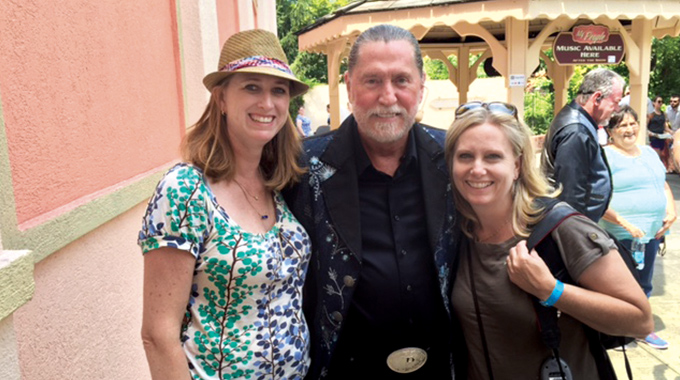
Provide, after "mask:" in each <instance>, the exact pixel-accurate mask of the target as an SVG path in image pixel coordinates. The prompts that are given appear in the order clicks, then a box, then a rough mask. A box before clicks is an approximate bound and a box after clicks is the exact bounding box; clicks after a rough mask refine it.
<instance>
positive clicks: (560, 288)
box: [540, 280, 564, 307]
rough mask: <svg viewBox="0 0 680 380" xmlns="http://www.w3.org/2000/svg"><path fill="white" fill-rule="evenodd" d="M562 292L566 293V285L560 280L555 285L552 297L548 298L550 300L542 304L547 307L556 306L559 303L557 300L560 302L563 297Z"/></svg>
mask: <svg viewBox="0 0 680 380" xmlns="http://www.w3.org/2000/svg"><path fill="white" fill-rule="evenodd" d="M562 292H564V283H563V282H562V281H560V280H557V283H555V288H553V291H552V293H550V297H548V299H547V300H545V301H541V302H540V304H541V305H543V306H545V307H550V306H552V305H554V304H555V302H557V300H559V299H560V297H561V296H562Z"/></svg>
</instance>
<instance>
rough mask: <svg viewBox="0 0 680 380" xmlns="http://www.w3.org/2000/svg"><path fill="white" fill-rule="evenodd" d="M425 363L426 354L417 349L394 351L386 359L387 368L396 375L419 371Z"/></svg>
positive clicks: (409, 348) (408, 348)
mask: <svg viewBox="0 0 680 380" xmlns="http://www.w3.org/2000/svg"><path fill="white" fill-rule="evenodd" d="M426 361H427V352H426V351H425V350H423V349H422V348H418V347H406V348H402V349H399V350H396V351H394V352H393V353H391V354H390V355H389V356H388V357H387V366H388V367H390V369H391V370H392V371H394V372H397V373H411V372H415V371H417V370H419V369H420V367H422V366H424V365H425V362H426Z"/></svg>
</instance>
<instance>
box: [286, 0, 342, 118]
mask: <svg viewBox="0 0 680 380" xmlns="http://www.w3.org/2000/svg"><path fill="white" fill-rule="evenodd" d="M350 2H351V0H277V2H276V22H277V28H278V32H279V39H280V40H281V46H282V47H283V51H284V52H286V56H287V57H288V61H289V62H291V69H292V70H293V72H294V73H295V75H296V76H297V77H298V78H300V79H301V80H302V81H304V82H305V83H307V84H308V85H310V86H314V85H315V84H318V83H328V69H327V62H326V55H325V54H319V53H309V52H300V51H299V49H298V39H297V35H295V33H296V32H298V31H300V30H301V29H303V28H304V27H306V26H309V25H311V24H313V23H314V22H315V21H316V20H317V19H318V18H320V17H322V16H325V15H328V14H331V13H333V12H334V11H335V10H336V9H338V8H340V7H343V6H345V5H347V4H349V3H350ZM302 103H303V101H302V97H298V98H295V99H292V100H291V102H290V109H289V110H290V113H291V115H293V118H295V116H296V115H297V109H298V108H300V106H301V105H302Z"/></svg>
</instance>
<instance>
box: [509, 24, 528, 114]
mask: <svg viewBox="0 0 680 380" xmlns="http://www.w3.org/2000/svg"><path fill="white" fill-rule="evenodd" d="M505 36H506V38H505V47H506V49H507V52H508V59H507V65H508V67H507V70H506V74H505V87H506V89H507V93H508V97H507V101H508V103H510V104H514V105H515V106H516V107H517V110H518V112H519V115H518V116H519V118H520V120H522V119H523V117H524V88H525V87H526V80H527V79H528V78H529V75H530V74H531V71H527V50H528V49H529V22H528V21H526V20H518V19H516V18H514V17H508V18H506V19H505ZM511 75H523V76H524V81H525V82H524V84H525V85H524V86H511V85H510V76H511Z"/></svg>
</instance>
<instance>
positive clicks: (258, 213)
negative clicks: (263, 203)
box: [234, 178, 269, 220]
mask: <svg viewBox="0 0 680 380" xmlns="http://www.w3.org/2000/svg"><path fill="white" fill-rule="evenodd" d="M234 182H235V183H236V185H238V187H239V188H241V191H242V192H243V196H244V197H245V198H246V201H247V202H248V204H249V205H250V208H252V209H253V211H255V213H256V214H257V215H259V216H260V219H262V220H266V219H269V215H267V214H261V213H260V212H259V211H257V209H256V208H255V206H254V205H253V203H252V202H251V201H250V199H249V198H248V196H249V195H250V193H248V192H247V191H246V189H245V188H244V187H243V186H241V184H240V183H239V182H238V181H237V180H236V179H235V178H234ZM250 196H251V197H253V199H255V200H256V201H259V200H260V199H259V198H258V197H255V196H252V195H250Z"/></svg>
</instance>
